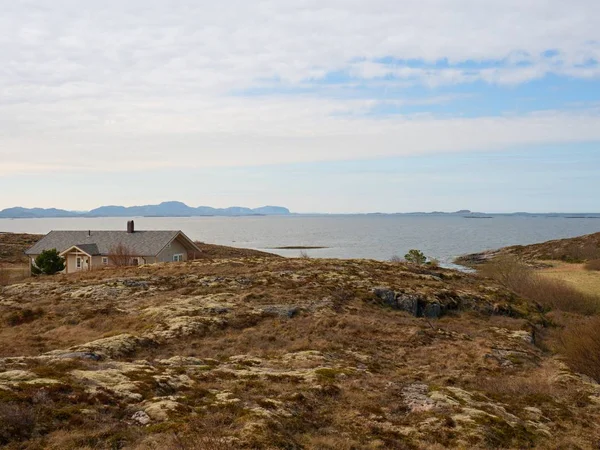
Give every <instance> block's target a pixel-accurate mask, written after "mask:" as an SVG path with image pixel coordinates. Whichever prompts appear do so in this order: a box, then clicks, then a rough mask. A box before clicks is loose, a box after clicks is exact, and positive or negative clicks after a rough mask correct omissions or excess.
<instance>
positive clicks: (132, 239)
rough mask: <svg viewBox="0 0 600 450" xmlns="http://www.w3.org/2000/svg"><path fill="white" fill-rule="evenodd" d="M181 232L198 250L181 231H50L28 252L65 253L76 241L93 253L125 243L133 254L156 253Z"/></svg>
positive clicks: (192, 246) (189, 244) (148, 254)
mask: <svg viewBox="0 0 600 450" xmlns="http://www.w3.org/2000/svg"><path fill="white" fill-rule="evenodd" d="M178 235H181V237H182V239H180V240H181V242H182V243H185V245H186V247H188V248H189V249H190V250H198V249H197V248H194V247H195V245H194V244H193V242H192V241H191V240H190V239H189V238H188V237H187V236H186V235H185V234H183V233H182V232H181V231H172V230H171V231H136V232H135V233H127V231H51V232H50V233H48V234H47V235H46V236H44V237H43V238H42V239H40V240H39V241H38V242H37V243H36V244H35V245H34V246H33V247H31V248H30V249H29V250H27V251H26V252H25V254H27V255H39V254H40V253H42V251H44V250H51V249H53V248H55V249H56V250H58V252H59V253H62V252H64V251H65V250H68V249H69V248H71V247H73V246H74V245H75V246H77V247H79V248H80V249H81V250H84V251H85V252H86V253H88V254H90V255H108V254H110V252H111V249H112V248H114V247H115V246H117V245H119V244H123V245H125V246H126V247H128V248H129V249H131V251H132V253H133V254H134V255H137V256H156V255H158V254H159V253H160V251H161V250H162V249H163V248H165V246H166V245H167V244H169V243H170V242H171V241H172V240H173V239H175V238H176V237H177V236H178ZM88 250H89V251H90V252H93V253H90V252H88Z"/></svg>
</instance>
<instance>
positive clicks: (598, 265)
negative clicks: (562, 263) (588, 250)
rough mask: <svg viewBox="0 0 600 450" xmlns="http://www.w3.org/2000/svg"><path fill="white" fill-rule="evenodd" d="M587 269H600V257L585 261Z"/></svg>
mask: <svg viewBox="0 0 600 450" xmlns="http://www.w3.org/2000/svg"><path fill="white" fill-rule="evenodd" d="M584 268H585V270H600V259H592V260H590V261H588V262H586V263H585V266H584Z"/></svg>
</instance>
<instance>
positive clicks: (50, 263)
mask: <svg viewBox="0 0 600 450" xmlns="http://www.w3.org/2000/svg"><path fill="white" fill-rule="evenodd" d="M64 269H65V260H64V258H63V257H62V256H60V255H59V254H58V250H56V249H55V248H53V249H52V250H44V251H43V252H42V253H40V254H39V255H38V257H37V258H35V262H34V263H33V267H32V272H33V274H34V275H41V274H44V275H54V274H55V273H57V272H60V271H62V270H64Z"/></svg>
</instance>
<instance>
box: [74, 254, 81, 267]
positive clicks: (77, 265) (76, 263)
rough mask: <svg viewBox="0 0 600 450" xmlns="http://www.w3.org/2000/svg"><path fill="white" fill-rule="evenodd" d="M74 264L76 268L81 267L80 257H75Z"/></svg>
mask: <svg viewBox="0 0 600 450" xmlns="http://www.w3.org/2000/svg"><path fill="white" fill-rule="evenodd" d="M75 266H76V267H77V268H78V269H81V258H80V257H79V256H78V257H77V259H76V260H75Z"/></svg>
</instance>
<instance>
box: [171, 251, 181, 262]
mask: <svg viewBox="0 0 600 450" xmlns="http://www.w3.org/2000/svg"><path fill="white" fill-rule="evenodd" d="M173 261H175V262H179V261H183V253H177V254H175V255H173Z"/></svg>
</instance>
